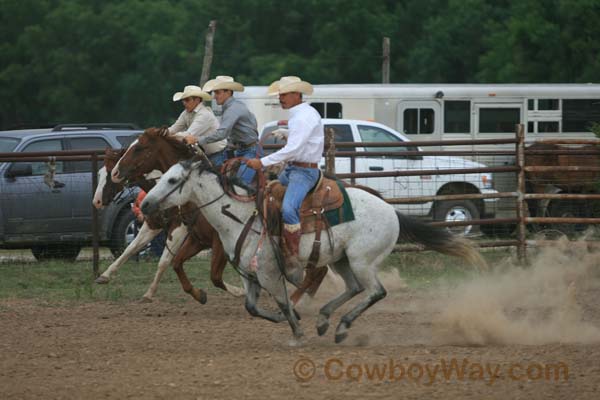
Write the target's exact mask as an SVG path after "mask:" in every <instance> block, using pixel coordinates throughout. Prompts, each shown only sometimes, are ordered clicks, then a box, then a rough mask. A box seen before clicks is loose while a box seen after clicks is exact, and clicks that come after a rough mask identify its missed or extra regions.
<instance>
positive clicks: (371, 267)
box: [335, 260, 387, 343]
mask: <svg viewBox="0 0 600 400" xmlns="http://www.w3.org/2000/svg"><path fill="white" fill-rule="evenodd" d="M362 261H364V260H362ZM378 265H379V263H376V262H375V263H374V262H371V263H366V262H361V263H356V262H351V268H352V270H353V271H354V276H355V277H356V279H357V281H358V283H359V284H360V285H361V286H362V287H364V288H365V291H366V293H367V298H366V299H365V300H363V301H362V302H360V303H359V304H357V305H356V306H355V307H354V308H353V309H352V310H350V311H349V312H348V313H346V314H345V315H344V316H343V317H342V319H341V321H340V323H339V324H338V326H337V328H336V330H335V342H336V343H340V342H341V341H343V340H344V339H346V337H348V329H349V328H350V326H351V325H352V322H354V320H355V319H356V318H358V317H359V316H360V315H361V314H362V313H363V312H364V311H365V310H367V309H368V308H369V307H371V306H372V305H373V304H375V303H377V302H378V301H379V300H381V299H383V298H384V297H385V296H386V294H387V292H386V291H385V289H384V287H383V286H382V285H381V282H379V279H377V268H376V267H377V266H378Z"/></svg>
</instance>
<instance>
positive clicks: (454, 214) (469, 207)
mask: <svg viewBox="0 0 600 400" xmlns="http://www.w3.org/2000/svg"><path fill="white" fill-rule="evenodd" d="M433 219H434V220H436V221H446V222H453V221H471V220H474V219H479V210H478V209H477V207H476V206H475V204H473V203H472V202H471V201H469V200H456V201H439V202H436V204H435V205H434V212H433ZM446 229H447V230H448V231H449V232H450V233H452V234H455V235H462V236H466V235H473V234H475V233H479V226H477V225H467V226H448V227H446Z"/></svg>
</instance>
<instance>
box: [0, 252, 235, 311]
mask: <svg viewBox="0 0 600 400" xmlns="http://www.w3.org/2000/svg"><path fill="white" fill-rule="evenodd" d="M109 265H110V261H103V262H101V263H100V272H102V271H104V270H105V269H106V268H108V266H109ZM157 265H158V262H157V261H139V262H136V261H130V262H127V263H126V264H124V265H123V266H121V268H120V269H119V271H118V273H117V274H116V275H113V278H112V280H111V282H110V283H109V284H107V285H98V284H96V283H94V278H95V277H94V276H93V273H92V263H91V262H90V261H79V262H75V263H65V262H61V261H48V262H32V263H20V264H15V263H6V264H0V276H2V279H1V280H0V299H7V298H21V299H28V298H30V299H39V300H43V301H47V302H56V301H75V302H87V301H111V302H121V301H133V300H137V299H139V298H141V297H142V295H143V294H144V293H145V292H146V290H147V289H148V287H149V286H150V283H151V282H152V280H153V279H154V275H155V273H156V269H157ZM209 268H210V265H209V260H207V259H203V258H199V257H196V258H194V259H193V260H191V261H189V262H187V263H186V264H185V271H186V273H187V275H188V277H189V279H190V281H191V282H192V284H194V285H195V286H196V287H199V288H202V289H205V290H207V291H208V292H209V293H211V292H212V293H214V292H217V291H220V289H217V288H215V287H214V286H213V285H212V282H210V273H209ZM224 279H225V280H226V281H227V282H229V283H232V284H234V285H241V281H240V278H239V276H238V274H237V273H236V272H235V271H234V270H233V269H232V268H231V267H227V268H226V269H225V273H224ZM157 295H160V299H161V301H171V302H181V301H184V300H185V298H186V297H188V295H187V294H186V293H184V292H183V290H182V289H181V285H180V283H179V280H178V279H177V275H176V274H175V273H174V272H173V271H172V268H170V267H169V268H168V269H167V271H165V273H164V274H163V276H162V279H161V282H160V285H159V288H158V291H157Z"/></svg>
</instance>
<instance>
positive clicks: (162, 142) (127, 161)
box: [111, 126, 193, 182]
mask: <svg viewBox="0 0 600 400" xmlns="http://www.w3.org/2000/svg"><path fill="white" fill-rule="evenodd" d="M192 155H193V153H192V151H191V150H190V148H189V147H188V146H187V145H186V144H184V143H182V142H180V141H179V139H177V138H176V137H173V136H170V135H169V129H168V128H167V127H166V126H163V127H161V128H154V127H152V128H148V129H146V130H145V131H144V132H143V133H142V134H141V135H140V136H139V137H138V138H137V140H135V141H134V142H133V143H132V144H131V146H129V148H128V149H127V151H126V152H125V154H124V155H123V157H121V159H120V160H119V162H118V163H117V164H116V165H115V167H114V168H113V170H112V174H111V176H112V180H113V182H122V181H124V180H131V179H133V178H134V177H140V176H142V175H144V174H146V173H148V172H150V171H153V170H159V171H162V172H165V171H166V170H167V169H169V167H171V166H172V165H173V164H175V163H176V162H177V161H179V160H180V159H183V158H189V157H191V156H192Z"/></svg>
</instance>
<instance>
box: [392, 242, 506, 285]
mask: <svg viewBox="0 0 600 400" xmlns="http://www.w3.org/2000/svg"><path fill="white" fill-rule="evenodd" d="M481 254H482V256H483V258H484V259H485V260H486V261H487V262H488V264H489V266H490V268H491V267H492V266H493V265H494V264H495V263H498V262H499V261H500V260H504V259H506V257H507V256H509V255H510V252H507V249H503V250H487V251H484V252H482V253H481ZM392 268H395V269H397V270H398V273H399V275H400V276H401V277H402V278H403V279H404V280H405V281H406V284H407V285H408V286H410V287H413V288H425V287H431V286H432V285H435V284H438V283H441V282H444V283H450V284H453V283H457V282H459V281H462V280H465V279H467V278H469V277H472V276H474V275H476V274H478V271H477V269H476V268H475V267H472V266H471V265H469V264H467V263H465V262H464V261H463V260H461V259H459V258H456V257H448V256H445V255H442V254H440V253H436V252H432V251H425V252H405V253H401V252H398V253H392V254H391V255H390V256H389V257H388V259H387V260H386V263H385V266H384V269H388V270H389V269H392Z"/></svg>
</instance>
